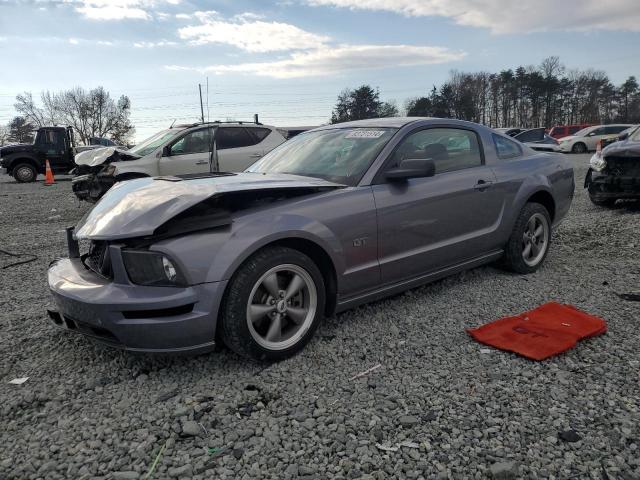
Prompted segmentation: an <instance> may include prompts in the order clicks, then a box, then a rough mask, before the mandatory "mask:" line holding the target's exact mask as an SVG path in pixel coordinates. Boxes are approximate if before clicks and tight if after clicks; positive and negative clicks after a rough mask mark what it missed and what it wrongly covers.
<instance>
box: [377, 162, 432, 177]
mask: <svg viewBox="0 0 640 480" xmlns="http://www.w3.org/2000/svg"><path fill="white" fill-rule="evenodd" d="M435 174H436V165H435V163H434V162H433V159H431V158H408V159H406V160H403V161H402V162H401V163H400V165H398V166H397V167H395V168H392V169H390V170H388V171H387V172H386V173H385V178H386V179H387V180H389V181H396V182H397V181H403V180H408V179H410V178H422V177H433V176H434V175H435Z"/></svg>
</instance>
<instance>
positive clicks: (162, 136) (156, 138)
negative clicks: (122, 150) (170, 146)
mask: <svg viewBox="0 0 640 480" xmlns="http://www.w3.org/2000/svg"><path fill="white" fill-rule="evenodd" d="M180 132H181V130H171V129H169V130H162V131H160V132H158V133H156V134H155V135H153V136H151V137H149V138H147V139H146V140H145V141H144V142H140V143H139V144H138V145H136V146H135V147H133V148H132V149H131V150H129V153H133V154H134V155H140V156H141V157H144V156H145V155H148V154H150V153H151V152H153V151H154V150H155V149H156V148H158V147H159V146H161V145H163V144H164V143H166V142H167V141H169V139H170V138H171V137H174V136H175V135H177V134H178V133H180Z"/></svg>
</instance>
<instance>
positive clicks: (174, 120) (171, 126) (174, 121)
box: [169, 118, 177, 128]
mask: <svg viewBox="0 0 640 480" xmlns="http://www.w3.org/2000/svg"><path fill="white" fill-rule="evenodd" d="M176 120H177V118H174V119H173V122H171V125H169V128H173V124H174V123H176Z"/></svg>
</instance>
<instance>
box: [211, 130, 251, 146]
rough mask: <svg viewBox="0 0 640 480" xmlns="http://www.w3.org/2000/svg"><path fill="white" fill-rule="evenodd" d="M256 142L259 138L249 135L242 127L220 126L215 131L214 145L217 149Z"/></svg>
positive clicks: (249, 144)
mask: <svg viewBox="0 0 640 480" xmlns="http://www.w3.org/2000/svg"><path fill="white" fill-rule="evenodd" d="M258 142H259V140H258V139H257V138H256V137H254V136H253V135H251V134H250V133H249V132H248V131H247V129H246V128H244V127H220V128H218V132H217V133H216V146H217V148H218V150H226V149H228V148H242V147H250V146H251V145H255V144H256V143H258Z"/></svg>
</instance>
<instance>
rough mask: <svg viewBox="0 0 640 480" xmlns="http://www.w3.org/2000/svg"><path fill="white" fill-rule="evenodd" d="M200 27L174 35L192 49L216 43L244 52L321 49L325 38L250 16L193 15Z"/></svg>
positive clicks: (286, 24) (211, 13) (292, 26)
mask: <svg viewBox="0 0 640 480" xmlns="http://www.w3.org/2000/svg"><path fill="white" fill-rule="evenodd" d="M194 16H195V18H197V19H198V21H199V22H200V24H198V25H189V26H186V27H182V28H179V29H178V35H179V36H180V38H181V39H183V40H188V41H189V43H191V44H193V45H204V44H208V43H217V44H225V45H232V46H234V47H237V48H240V49H242V50H245V51H247V52H256V53H264V52H277V51H287V50H309V49H312V48H318V47H320V46H322V45H324V44H325V43H326V42H327V41H328V40H329V38H328V37H326V36H323V35H317V34H315V33H311V32H307V31H305V30H302V29H300V28H298V27H296V26H295V25H291V24H288V23H282V22H268V21H264V20H259V19H258V17H257V16H256V15H254V14H250V13H244V14H241V15H236V16H235V17H233V18H232V19H230V20H225V19H223V18H222V17H221V16H220V15H219V14H218V13H217V12H213V11H209V12H196V13H195V14H194Z"/></svg>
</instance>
